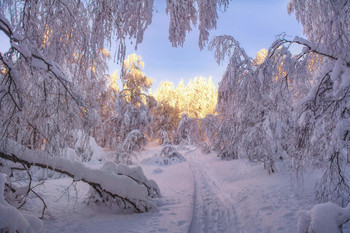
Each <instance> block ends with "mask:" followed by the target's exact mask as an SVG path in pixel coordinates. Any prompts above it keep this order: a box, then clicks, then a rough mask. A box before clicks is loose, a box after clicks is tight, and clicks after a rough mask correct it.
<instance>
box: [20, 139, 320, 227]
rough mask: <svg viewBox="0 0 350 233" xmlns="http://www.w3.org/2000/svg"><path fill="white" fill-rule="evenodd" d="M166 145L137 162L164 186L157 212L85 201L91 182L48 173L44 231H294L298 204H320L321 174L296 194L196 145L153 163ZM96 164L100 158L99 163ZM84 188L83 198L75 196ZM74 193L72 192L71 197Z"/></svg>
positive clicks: (283, 181) (283, 177) (280, 176)
mask: <svg viewBox="0 0 350 233" xmlns="http://www.w3.org/2000/svg"><path fill="white" fill-rule="evenodd" d="M161 149H162V147H161V146H154V145H153V146H150V147H148V148H147V149H146V150H145V151H141V153H140V155H139V156H138V158H137V161H136V164H137V165H139V166H141V167H142V168H143V170H144V173H145V175H146V176H147V178H149V179H153V180H155V181H156V182H157V183H158V185H159V188H160V190H161V193H162V197H161V198H159V199H157V206H158V211H157V212H153V213H144V214H130V213H129V214H125V213H120V212H113V211H112V210H109V209H107V208H106V209H101V208H100V209H97V208H96V207H92V206H87V205H86V202H87V199H86V193H87V191H88V188H89V187H88V185H86V184H84V183H82V182H78V183H77V192H76V191H75V189H74V187H73V186H71V187H70V188H69V189H68V190H69V195H68V192H67V190H66V192H64V193H63V194H62V192H63V191H64V190H65V189H66V188H67V187H68V186H69V185H70V184H71V182H72V180H71V179H68V178H63V179H57V180H48V181H46V182H45V185H44V186H42V187H40V188H39V187H38V188H37V190H38V192H39V193H41V195H42V197H43V198H44V199H45V201H46V204H47V205H48V208H49V209H48V211H49V213H50V215H51V218H49V219H45V220H44V221H43V223H44V226H43V229H42V232H53V233H55V232H193V233H196V232H252V233H255V232H286V233H288V232H296V231H297V218H298V211H300V210H309V209H311V208H312V207H313V206H314V205H315V204H317V203H316V201H315V200H314V196H313V193H312V189H313V187H314V182H315V180H316V179H317V177H318V176H319V174H310V175H308V176H307V179H306V180H305V189H304V192H303V193H299V194H298V195H296V192H295V191H293V190H292V188H291V185H290V180H289V178H288V175H287V174H285V173H283V172H277V173H275V174H272V175H268V174H267V172H266V171H265V170H264V169H263V167H262V166H252V165H249V164H247V163H245V162H244V161H237V160H234V161H223V160H220V159H219V158H217V157H216V156H215V155H214V154H202V153H201V152H200V150H199V149H196V148H194V147H191V148H188V149H179V152H180V153H181V154H182V155H184V157H185V158H186V161H184V162H182V163H175V164H170V165H167V166H161V165H159V164H156V163H154V161H155V160H154V159H153V156H154V155H156V154H159V152H160V151H161ZM96 166H98V165H97V164H96V162H95V164H94V167H96ZM77 195H78V197H77ZM68 197H69V198H68ZM41 207H42V204H41V202H40V200H38V199H37V198H35V197H33V198H32V201H31V202H29V204H27V205H26V208H27V209H28V210H29V209H34V210H35V212H36V213H37V215H38V216H40V215H41Z"/></svg>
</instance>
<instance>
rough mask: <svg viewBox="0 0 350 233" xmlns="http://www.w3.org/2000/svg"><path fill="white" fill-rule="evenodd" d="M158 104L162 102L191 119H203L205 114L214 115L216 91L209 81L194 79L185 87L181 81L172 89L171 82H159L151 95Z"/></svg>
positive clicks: (201, 78) (202, 78)
mask: <svg viewBox="0 0 350 233" xmlns="http://www.w3.org/2000/svg"><path fill="white" fill-rule="evenodd" d="M153 96H154V98H155V99H156V100H157V101H158V102H164V103H166V104H168V105H170V106H171V107H173V108H177V109H178V110H179V112H180V113H187V114H188V116H189V117H191V118H204V117H205V116H206V115H207V114H214V113H215V109H216V102H217V89H216V88H215V85H214V83H213V82H212V80H211V77H209V78H208V80H207V79H206V78H204V77H199V78H198V77H195V78H194V79H192V80H190V81H189V82H188V84H187V86H185V85H184V82H183V80H181V81H180V83H179V84H178V86H177V87H176V88H174V84H173V83H171V82H161V84H160V86H159V88H158V89H157V90H156V91H155V92H154V93H153Z"/></svg>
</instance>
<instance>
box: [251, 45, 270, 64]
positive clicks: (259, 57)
mask: <svg viewBox="0 0 350 233" xmlns="http://www.w3.org/2000/svg"><path fill="white" fill-rule="evenodd" d="M267 54H268V52H267V50H266V49H265V48H262V49H260V50H259V51H258V52H257V53H256V58H255V59H254V61H253V62H254V64H255V65H260V64H261V63H263V62H264V61H265V59H266V57H267Z"/></svg>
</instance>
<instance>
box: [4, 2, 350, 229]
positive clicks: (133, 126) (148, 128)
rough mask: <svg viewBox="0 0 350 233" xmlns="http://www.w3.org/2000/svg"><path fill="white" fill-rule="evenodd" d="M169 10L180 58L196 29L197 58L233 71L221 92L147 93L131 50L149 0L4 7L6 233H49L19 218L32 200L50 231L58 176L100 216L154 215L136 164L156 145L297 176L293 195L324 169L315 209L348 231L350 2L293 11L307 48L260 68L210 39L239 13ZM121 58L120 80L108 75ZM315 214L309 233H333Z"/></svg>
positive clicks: (210, 8) (269, 59)
mask: <svg viewBox="0 0 350 233" xmlns="http://www.w3.org/2000/svg"><path fill="white" fill-rule="evenodd" d="M166 3H167V4H166V9H165V11H166V12H167V14H168V15H169V16H170V22H169V41H170V43H171V44H172V46H174V47H178V46H183V44H184V42H185V40H186V35H187V34H188V32H189V31H191V30H192V29H194V28H196V29H198V31H199V38H198V46H199V47H200V48H201V49H210V50H211V51H213V56H214V57H215V59H216V61H217V63H218V64H223V63H224V64H226V63H227V64H226V65H227V68H226V71H225V73H224V75H223V77H222V79H221V81H220V83H219V85H218V88H216V87H215V85H214V83H213V82H212V81H211V79H210V78H208V79H206V78H204V77H196V78H194V79H192V80H191V81H190V82H188V83H187V84H186V85H185V83H184V82H183V81H180V83H179V84H178V85H176V86H175V85H174V84H173V83H171V82H168V81H163V82H162V83H161V84H160V85H159V87H158V88H157V89H154V90H151V88H152V82H153V81H152V79H151V78H150V77H148V76H147V74H145V73H144V72H143V67H144V62H143V60H142V57H140V56H138V55H137V54H131V55H128V56H127V55H126V46H135V47H137V45H138V44H140V43H142V40H143V35H144V32H145V30H147V27H148V26H149V25H150V24H151V23H152V15H153V13H154V12H153V11H154V8H153V4H154V3H153V0H141V1H124V0H115V1H107V0H102V1H90V0H86V1H65V0H57V1H49V0H44V1H10V0H9V1H7V0H4V1H1V2H0V31H1V32H2V33H4V34H5V35H6V37H7V38H8V40H9V41H10V48H9V50H8V51H7V52H5V53H1V54H0V70H1V72H0V123H1V127H0V137H1V139H0V232H37V231H39V229H40V228H41V227H42V221H41V220H39V219H38V218H37V217H34V216H33V215H30V213H28V211H23V209H25V206H26V205H27V201H28V200H29V199H31V198H29V197H31V196H33V195H34V196H35V198H36V199H39V200H41V203H42V206H43V208H42V213H41V216H39V217H40V218H41V219H47V213H46V209H47V205H46V203H45V198H43V197H42V195H41V194H40V193H38V192H36V191H35V190H36V188H37V186H40V185H43V184H44V181H45V180H49V179H56V178H57V177H60V176H61V175H63V176H65V177H70V178H72V180H73V182H77V181H82V182H84V183H86V184H88V185H89V187H91V188H90V191H89V195H90V200H91V201H92V202H95V203H98V205H108V206H113V208H121V209H125V210H127V212H128V213H130V212H132V213H142V212H153V211H157V209H158V204H159V201H158V199H160V198H161V196H162V195H161V189H160V188H159V186H158V185H157V183H156V182H155V181H153V180H152V179H149V178H147V177H146V175H145V174H144V172H143V170H142V169H141V168H140V167H137V166H134V161H135V158H136V157H137V156H138V154H140V153H142V151H143V150H144V149H145V147H146V145H147V143H149V142H157V143H159V144H160V145H162V148H163V149H162V152H161V153H162V156H164V157H166V158H168V159H170V158H174V157H176V158H179V159H180V160H181V159H184V158H183V156H182V155H181V154H180V153H179V152H178V150H177V148H181V147H186V146H194V147H196V148H198V149H199V150H201V153H202V154H206V153H214V154H216V155H217V156H218V157H219V158H221V159H223V160H225V161H226V160H228V161H231V160H243V161H247V162H248V163H249V164H251V165H262V166H263V167H264V168H265V169H266V173H267V174H271V175H274V174H276V173H282V172H288V174H289V176H290V177H291V180H292V182H291V185H292V186H295V188H296V189H297V188H298V187H301V185H302V183H303V180H304V178H305V174H306V173H307V172H309V171H311V170H317V171H321V173H322V175H321V176H320V177H319V179H318V180H317V182H316V185H315V187H314V194H315V196H314V198H315V200H317V201H318V202H319V203H328V206H329V209H331V210H334V211H333V212H334V213H340V212H341V213H342V214H341V217H339V216H338V217H337V216H336V215H337V214H334V215H332V213H333V212H332V211H329V213H328V214H329V219H333V220H334V223H333V222H331V220H329V222H327V223H329V224H328V227H330V228H327V229H328V230H329V229H331V231H333V230H334V229H335V230H336V231H338V230H339V231H340V230H341V228H342V225H343V224H344V223H345V222H347V221H348V220H349V219H350V212H349V211H348V209H349V208H350V207H347V206H348V204H349V203H350V186H349V185H350V184H349V174H350V173H349V170H348V168H349V162H350V151H349V150H350V148H349V146H350V144H349V140H350V134H349V132H350V107H349V101H350V57H349V55H350V2H349V1H347V0H334V1H328V0H325V1H317V0H290V2H289V4H288V6H286V7H287V8H288V12H289V13H290V14H295V17H296V19H297V20H298V21H299V22H300V24H301V25H302V26H303V32H304V35H305V38H301V37H294V39H287V37H286V36H285V35H284V34H280V35H279V37H278V38H277V39H276V41H275V42H274V43H273V44H272V45H271V46H270V48H269V49H268V50H261V51H260V52H259V53H258V55H257V57H256V58H251V57H249V56H248V55H247V53H246V52H245V50H244V48H242V47H241V46H240V43H239V42H238V41H237V40H236V39H235V38H233V37H232V36H230V35H221V36H215V37H213V38H212V39H210V37H209V32H210V30H212V29H214V28H215V27H216V23H217V20H218V11H219V10H220V11H225V9H226V8H227V7H228V5H229V4H230V6H232V7H234V4H235V3H234V2H232V3H231V2H230V1H228V0H205V1H203V0H189V1H183V0H168V1H167V2H166ZM130 41H132V42H133V45H129V42H130ZM115 43H116V44H117V46H116V48H117V49H114V50H113V49H112V44H113V45H114V44H115ZM292 46H299V47H300V48H301V49H300V52H299V53H298V54H295V53H293V52H292V51H291V47H292ZM111 57H114V59H116V60H117V61H118V62H119V63H120V64H121V70H120V72H115V73H113V74H112V75H109V74H107V68H108V67H107V61H108V59H110V58H111ZM103 150H105V151H106V150H108V151H109V155H108V158H109V161H106V163H105V164H104V165H103V167H101V168H100V169H93V168H90V167H89V166H87V165H86V163H88V162H89V161H92V160H97V161H100V162H101V161H104V158H103V157H101V156H102V155H101V154H103V153H104V152H103ZM45 170H46V171H45ZM44 171H45V172H44ZM39 173H40V176H39V175H38V174H39ZM28 202H29V201H28ZM157 203H158V204H157ZM330 206H331V207H330ZM321 207H322V204H320V205H317V206H316V207H315V208H319V209H322V208H321ZM316 210H317V209H315V211H314V212H315V213H318V212H317V211H316ZM320 211H322V212H324V209H322V210H320ZM337 211H338V212H337ZM339 211H340V212H339ZM342 211H343V212H342ZM314 212H312V211H311V212H303V214H304V215H303V214H301V215H300V216H301V217H300V218H299V223H298V224H299V225H298V227H299V231H300V232H327V231H326V230H325V229H321V228H320V227H319V225H317V223H318V222H320V221H321V220H319V215H318V214H313V213H314ZM326 212H328V211H326ZM332 224H333V225H334V226H333V225H332Z"/></svg>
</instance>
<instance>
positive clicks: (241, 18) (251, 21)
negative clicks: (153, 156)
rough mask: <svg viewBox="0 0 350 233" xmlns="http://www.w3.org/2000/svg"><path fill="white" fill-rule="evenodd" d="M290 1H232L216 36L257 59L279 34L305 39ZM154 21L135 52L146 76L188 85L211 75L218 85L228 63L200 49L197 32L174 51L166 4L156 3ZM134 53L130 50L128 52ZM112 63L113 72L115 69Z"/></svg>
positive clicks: (219, 24) (195, 30)
mask: <svg viewBox="0 0 350 233" xmlns="http://www.w3.org/2000/svg"><path fill="white" fill-rule="evenodd" d="M288 1H289V0H232V1H231V2H230V4H229V8H228V9H227V11H226V12H223V13H221V12H220V13H219V20H218V25H217V29H216V30H215V31H211V32H210V37H212V36H216V35H223V34H226V35H231V36H233V37H234V38H235V39H236V40H238V41H239V43H240V44H241V46H242V47H243V48H244V49H245V50H246V52H247V53H248V55H249V56H251V57H253V58H254V57H255V55H256V53H257V52H258V51H259V50H260V49H261V48H266V49H268V48H269V47H270V45H271V44H272V43H273V42H274V40H275V38H276V36H277V35H278V34H280V33H283V32H284V33H286V34H287V36H290V39H292V38H293V37H294V36H296V35H298V36H302V27H301V25H300V24H299V23H298V22H297V20H296V19H295V16H294V15H288V13H287V3H288ZM155 8H156V9H157V10H158V12H154V15H153V22H152V24H151V25H150V26H149V28H148V29H147V30H146V32H145V36H144V40H143V43H142V44H141V45H139V46H138V50H137V51H136V53H137V54H138V55H141V56H142V58H143V61H144V63H145V68H144V73H145V74H146V75H147V76H150V77H152V78H153V79H155V80H156V82H155V84H154V85H153V89H155V88H156V87H157V86H158V85H159V83H160V81H163V80H168V81H171V82H173V83H174V84H177V83H178V82H179V81H180V79H181V78H184V80H185V83H187V81H188V80H189V79H192V78H194V77H195V76H204V77H206V78H207V77H209V76H212V78H213V81H214V83H215V84H217V83H218V82H219V81H220V80H221V77H222V75H223V73H224V71H225V67H226V64H224V65H222V66H219V65H218V64H217V63H216V62H215V59H214V55H213V52H211V51H208V50H207V49H206V48H204V50H203V51H200V49H199V47H198V30H197V29H193V31H192V32H191V33H190V34H189V35H188V36H187V37H186V41H185V44H184V46H183V48H173V47H171V43H170V42H169V40H168V26H169V16H168V15H167V14H166V13H165V1H163V0H155ZM132 52H134V50H133V49H129V50H128V53H132ZM112 60H113V59H112ZM112 60H111V61H110V65H109V67H110V72H112V71H113V70H114V69H116V67H117V66H116V65H115V64H113V61H112Z"/></svg>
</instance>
